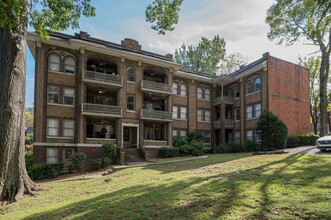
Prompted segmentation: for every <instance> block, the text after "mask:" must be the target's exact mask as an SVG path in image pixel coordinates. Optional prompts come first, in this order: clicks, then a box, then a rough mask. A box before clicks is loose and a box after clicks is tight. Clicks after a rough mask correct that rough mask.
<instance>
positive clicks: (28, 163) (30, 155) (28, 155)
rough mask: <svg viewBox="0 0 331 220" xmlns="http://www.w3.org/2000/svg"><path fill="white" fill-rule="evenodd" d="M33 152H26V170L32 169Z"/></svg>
mask: <svg viewBox="0 0 331 220" xmlns="http://www.w3.org/2000/svg"><path fill="white" fill-rule="evenodd" d="M32 159H33V151H32V150H28V151H26V152H25V166H26V169H29V167H31V166H32V165H33V160H32Z"/></svg>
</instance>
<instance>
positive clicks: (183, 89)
mask: <svg viewBox="0 0 331 220" xmlns="http://www.w3.org/2000/svg"><path fill="white" fill-rule="evenodd" d="M180 95H182V96H187V86H186V84H181V85H180Z"/></svg>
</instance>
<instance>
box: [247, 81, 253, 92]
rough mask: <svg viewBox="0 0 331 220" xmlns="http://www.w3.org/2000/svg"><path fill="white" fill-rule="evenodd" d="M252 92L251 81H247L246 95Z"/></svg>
mask: <svg viewBox="0 0 331 220" xmlns="http://www.w3.org/2000/svg"><path fill="white" fill-rule="evenodd" d="M252 92H254V87H253V82H252V80H248V81H247V82H246V94H249V93H252Z"/></svg>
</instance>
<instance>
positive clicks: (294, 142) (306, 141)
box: [287, 133, 319, 147]
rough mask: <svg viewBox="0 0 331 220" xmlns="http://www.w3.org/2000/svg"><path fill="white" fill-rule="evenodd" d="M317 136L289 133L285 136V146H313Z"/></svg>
mask: <svg viewBox="0 0 331 220" xmlns="http://www.w3.org/2000/svg"><path fill="white" fill-rule="evenodd" d="M318 138H319V136H318V135H316V134H311V133H309V134H305V135H289V136H288V137H287V147H301V146H314V145H316V141H317V139H318Z"/></svg>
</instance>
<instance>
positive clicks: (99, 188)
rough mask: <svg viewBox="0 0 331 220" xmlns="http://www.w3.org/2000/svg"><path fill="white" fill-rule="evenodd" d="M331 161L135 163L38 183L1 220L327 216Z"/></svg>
mask: <svg viewBox="0 0 331 220" xmlns="http://www.w3.org/2000/svg"><path fill="white" fill-rule="evenodd" d="M330 165H331V156H327V155H325V156H324V155H259V156H251V155H250V154H224V155H213V156H210V157H209V158H206V159H200V160H193V161H186V162H181V163H172V164H164V165H153V166H147V167H136V168H130V169H124V170H120V171H117V172H115V173H113V174H111V175H109V176H106V177H102V178H96V179H90V180H80V181H68V182H58V183H47V184H44V185H43V186H44V187H47V188H48V191H47V192H41V193H40V195H38V196H37V197H34V198H31V197H28V198H26V199H24V200H23V201H20V202H17V203H14V204H10V205H7V206H4V207H0V219H330V218H331V166H330ZM105 180H107V181H105Z"/></svg>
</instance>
